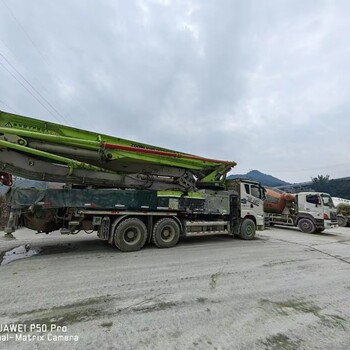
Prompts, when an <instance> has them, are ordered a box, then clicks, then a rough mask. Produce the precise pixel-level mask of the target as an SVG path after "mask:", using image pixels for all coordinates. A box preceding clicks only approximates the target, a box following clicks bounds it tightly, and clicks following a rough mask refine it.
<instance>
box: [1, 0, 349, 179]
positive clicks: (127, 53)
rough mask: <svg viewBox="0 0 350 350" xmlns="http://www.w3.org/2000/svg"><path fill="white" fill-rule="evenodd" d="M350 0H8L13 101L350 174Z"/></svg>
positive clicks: (135, 133)
mask: <svg viewBox="0 0 350 350" xmlns="http://www.w3.org/2000/svg"><path fill="white" fill-rule="evenodd" d="M349 16H350V2H349V1H346V0H343V1H342V0H329V1H326V0H324V1H323V0H302V1H300V0H264V1H261V0H220V1H218V0H210V1H206V0H201V1H200V0H198V1H195V0H193V1H191V0H188V1H181V0H178V1H171V0H149V1H146V0H137V1H136V0H135V1H133V0H129V1H118V0H98V1H97V0H95V1H92V0H85V1H80V0H69V1H67V0H60V1H55V0H33V1H26V0H0V109H1V110H4V111H8V112H12V113H17V114H21V115H26V116H30V117H32V118H38V119H42V120H47V121H51V122H55V123H60V124H65V125H69V126H74V127H78V128H81V129H87V130H91V131H95V132H100V133H103V134H109V135H113V136H117V137H121V138H125V139H131V140H135V141H139V142H143V143H148V144H152V145H156V146H160V147H165V148H170V149H174V150H177V151H181V152H186V153H191V154H196V155H200V156H204V157H208V158H215V159H223V160H233V161H235V162H237V163H238V165H237V166H236V167H235V168H234V169H233V171H232V172H231V173H239V174H243V173H246V172H248V171H249V170H253V169H257V170H259V171H261V172H264V173H267V174H271V175H273V176H276V177H278V178H280V179H283V180H285V181H288V182H302V181H309V180H310V179H311V178H312V177H314V176H317V175H319V174H323V175H326V174H328V175H330V178H339V177H347V176H350V156H349V154H350V118H349V113H350V99H349V93H350V35H349V33H350V18H349Z"/></svg>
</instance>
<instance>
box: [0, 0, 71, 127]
mask: <svg viewBox="0 0 350 350" xmlns="http://www.w3.org/2000/svg"><path fill="white" fill-rule="evenodd" d="M1 1H2V3H3V5H4V6H5V7H6V9H7V11H8V12H9V13H10V15H11V16H12V19H13V20H14V21H15V22H16V23H17V25H18V26H19V27H20V28H21V30H22V32H23V33H24V34H25V36H26V37H27V39H28V40H29V41H30V43H31V44H32V46H33V47H34V48H35V50H36V51H37V53H38V54H39V56H40V57H41V59H42V60H43V62H44V63H45V64H46V66H47V67H49V68H50V70H51V71H52V69H51V67H50V65H49V63H48V62H47V60H46V58H45V56H44V54H43V53H42V52H41V50H40V49H39V47H38V45H36V43H35V41H34V40H33V39H32V37H31V36H30V35H29V33H28V31H27V30H26V29H25V27H24V26H23V25H22V24H21V22H20V21H19V20H18V18H17V17H16V15H15V14H14V12H13V11H12V10H11V8H10V7H9V6H8V5H7V3H6V2H5V0H1ZM5 46H6V45H5ZM6 47H7V46H6ZM6 61H7V60H6ZM7 62H8V61H7ZM10 65H11V64H10ZM11 66H12V65H11ZM12 68H13V69H15V68H14V67H13V66H12ZM15 70H16V69H15ZM16 71H17V70H16ZM17 73H18V74H20V73H19V72H18V71H17ZM11 75H12V74H11ZM20 75H21V76H22V78H23V79H24V80H25V81H26V82H27V83H28V84H29V85H30V86H32V84H30V83H29V82H28V81H27V79H25V78H24V77H23V75H22V74H20ZM59 80H60V79H59ZM32 88H33V89H34V90H35V91H36V92H37V93H38V95H40V96H41V98H42V99H43V100H44V101H45V102H46V103H47V104H48V105H49V106H50V107H51V108H52V109H53V110H54V111H55V112H56V113H57V114H58V115H59V116H60V117H61V118H62V119H63V120H64V121H65V122H66V123H67V124H69V122H68V121H67V119H66V118H65V117H64V116H63V115H62V114H61V113H59V112H58V111H57V109H56V108H55V107H54V106H52V104H51V103H50V102H48V101H47V99H45V98H44V97H43V96H42V95H41V94H40V93H39V92H38V91H37V90H36V89H35V88H34V87H33V86H32ZM36 99H37V98H36ZM45 109H47V108H46V107H45ZM50 114H51V115H52V113H51V112H50ZM55 119H56V120H57V118H56V117H55Z"/></svg>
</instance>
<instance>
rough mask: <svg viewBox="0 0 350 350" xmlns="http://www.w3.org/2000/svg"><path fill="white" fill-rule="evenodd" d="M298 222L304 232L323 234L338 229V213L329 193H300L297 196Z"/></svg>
mask: <svg viewBox="0 0 350 350" xmlns="http://www.w3.org/2000/svg"><path fill="white" fill-rule="evenodd" d="M296 220H297V224H298V227H299V228H300V229H301V230H302V231H303V232H308V233H312V232H315V231H317V232H322V231H324V230H326V229H329V228H334V227H337V211H336V208H335V206H334V204H333V201H332V197H331V196H330V195H329V194H328V193H320V192H300V193H298V194H297V195H296Z"/></svg>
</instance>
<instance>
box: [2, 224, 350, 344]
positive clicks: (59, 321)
mask: <svg viewBox="0 0 350 350" xmlns="http://www.w3.org/2000/svg"><path fill="white" fill-rule="evenodd" d="M0 235H1V236H2V235H3V234H2V233H0ZM15 235H16V238H17V239H16V240H13V241H5V240H0V251H1V252H2V254H1V257H0V260H2V265H1V266H0V286H1V289H0V290H1V304H0V348H3V349H15V348H16V349H162V350H163V349H247V350H252V349H271V350H277V349H287V350H294V349H322V350H325V349H344V350H345V349H346V350H348V349H350V302H349V300H350V228H338V229H334V230H329V231H327V232H325V233H323V234H315V235H308V234H304V233H301V232H299V231H297V230H295V229H282V228H277V227H274V228H271V229H269V230H265V231H262V232H261V233H259V234H258V235H257V238H256V239H255V240H253V241H243V240H239V239H232V238H231V237H228V236H227V237H226V236H211V237H206V238H204V237H202V238H200V237H199V238H196V239H183V240H182V241H181V242H180V243H179V245H178V246H177V247H175V248H172V249H164V250H162V249H157V248H155V247H153V246H148V247H146V248H144V249H143V250H141V251H139V252H135V253H121V252H119V251H118V250H116V249H115V248H113V247H112V246H109V245H107V244H106V243H105V242H102V241H99V240H98V239H97V237H96V236H95V235H93V234H92V235H86V234H78V235H76V236H61V235H60V234H59V233H53V234H50V235H42V234H41V235H36V234H35V233H34V232H33V231H30V230H26V229H22V230H20V231H18V232H16V234H15ZM16 247H17V250H16V251H14V252H17V253H16V254H12V258H13V259H12V260H13V261H12V262H10V261H11V257H9V255H11V254H9V253H8V254H6V255H5V252H6V251H10V250H11V249H13V248H16ZM18 247H19V248H18ZM21 254H22V255H21ZM26 254H27V255H28V256H29V255H33V256H31V257H27V258H24V259H21V260H14V259H16V258H17V257H20V256H25V255H26ZM9 324H21V325H23V327H26V332H24V333H22V338H19V339H16V338H15V336H16V334H17V335H18V332H17V333H16V332H15V331H13V332H6V330H5V331H4V330H1V327H3V328H4V325H9ZM33 324H34V325H41V329H39V328H37V332H36V331H32V332H28V329H29V327H33ZM52 325H54V327H58V326H64V327H63V328H64V329H63V330H62V329H61V330H60V331H57V330H53V331H52V330H51V327H52ZM38 327H39V326H38ZM45 327H47V328H48V329H47V330H46V329H44V328H45ZM65 327H66V328H65ZM50 334H51V335H50ZM5 335H6V336H12V337H14V338H9V339H4V338H3V339H2V340H1V337H4V336H5ZM23 335H27V336H28V335H31V336H32V335H36V336H38V337H37V338H35V339H33V337H32V339H29V340H28V339H25V338H24V337H23ZM59 335H60V336H62V335H63V336H66V338H65V339H63V340H62V338H60V340H56V341H55V340H52V339H56V338H54V336H59ZM39 336H41V338H40V337H39ZM67 339H68V340H67Z"/></svg>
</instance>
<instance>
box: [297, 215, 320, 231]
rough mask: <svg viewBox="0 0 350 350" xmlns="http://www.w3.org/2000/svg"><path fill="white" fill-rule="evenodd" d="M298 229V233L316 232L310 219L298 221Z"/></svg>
mask: <svg viewBox="0 0 350 350" xmlns="http://www.w3.org/2000/svg"><path fill="white" fill-rule="evenodd" d="M298 227H299V229H300V231H302V232H304V233H314V232H315V230H316V227H315V225H314V223H313V222H312V221H311V220H310V219H306V218H304V219H300V220H299V221H298Z"/></svg>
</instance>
